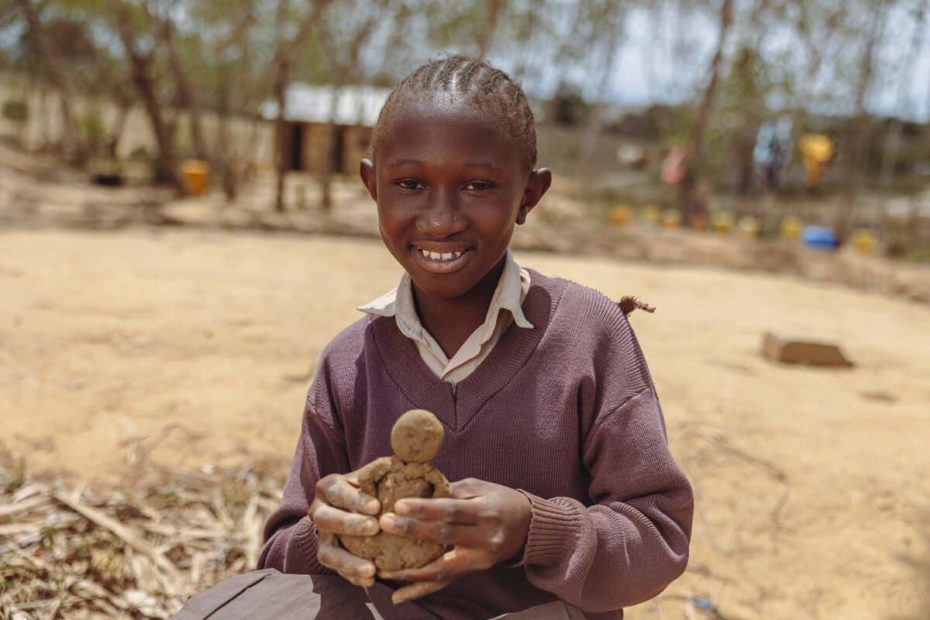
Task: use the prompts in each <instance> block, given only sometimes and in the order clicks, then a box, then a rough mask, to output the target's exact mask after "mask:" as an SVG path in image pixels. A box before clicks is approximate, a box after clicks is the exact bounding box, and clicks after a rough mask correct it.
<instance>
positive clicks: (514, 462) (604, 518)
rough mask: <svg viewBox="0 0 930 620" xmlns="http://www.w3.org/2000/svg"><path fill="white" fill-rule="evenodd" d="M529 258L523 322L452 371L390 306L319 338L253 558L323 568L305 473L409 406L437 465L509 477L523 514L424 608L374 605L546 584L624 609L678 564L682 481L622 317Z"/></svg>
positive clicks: (385, 430) (323, 468)
mask: <svg viewBox="0 0 930 620" xmlns="http://www.w3.org/2000/svg"><path fill="white" fill-rule="evenodd" d="M531 273H532V286H531V288H530V290H529V292H528V293H527V296H526V299H525V300H524V303H523V310H524V312H525V314H526V317H527V319H528V320H529V321H530V322H531V323H532V324H533V325H534V329H514V328H513V327H512V326H511V328H510V329H508V330H507V331H506V332H505V333H504V335H503V337H502V338H501V340H500V341H499V342H498V344H497V346H496V347H495V348H494V350H493V351H492V352H491V354H490V355H489V356H488V357H487V358H486V359H485V360H484V362H482V364H481V365H480V366H479V367H478V368H477V369H476V370H475V371H474V372H473V373H472V374H471V375H469V376H468V377H467V378H466V379H465V380H463V381H462V382H460V383H458V384H457V385H456V386H455V387H453V385H452V384H450V383H447V382H444V381H442V380H440V379H439V378H438V377H436V375H435V374H433V372H432V371H430V370H429V368H427V366H426V365H425V364H424V362H423V360H422V359H421V358H420V355H419V354H418V352H417V350H416V347H415V346H414V344H413V343H412V342H411V341H410V340H409V339H407V338H405V337H404V336H403V335H402V334H401V333H400V331H399V330H398V329H397V326H396V323H395V322H394V320H393V319H391V318H385V317H365V318H363V319H361V320H359V321H358V322H356V323H354V324H353V325H351V326H350V327H348V328H347V329H346V330H345V331H343V332H342V333H341V334H339V335H338V336H337V337H336V338H335V339H334V340H333V341H332V342H331V343H330V344H329V345H328V346H327V348H326V349H325V350H324V352H323V355H322V359H321V360H320V364H319V367H318V369H317V373H316V376H315V378H314V380H313V384H312V385H311V387H310V391H309V394H308V397H307V404H306V409H305V413H304V416H303V426H302V429H301V433H300V438H299V440H298V443H297V450H296V454H295V455H294V461H293V464H292V466H291V472H290V475H289V476H288V479H287V482H286V483H285V485H284V497H283V501H282V503H281V506H280V508H278V510H277V511H275V512H274V514H272V516H271V517H270V518H269V520H268V523H267V524H266V526H265V540H266V542H265V546H264V548H263V550H262V553H261V557H260V560H259V564H260V567H262V568H277V569H278V570H281V571H283V572H287V573H309V574H322V573H331V571H329V570H328V569H326V568H325V567H323V566H321V565H320V564H319V562H318V561H317V557H316V555H317V544H318V543H317V536H316V532H315V530H314V526H313V523H312V522H311V521H310V520H309V518H308V517H307V509H308V507H309V505H310V502H311V501H312V500H313V493H314V485H315V483H316V481H317V480H318V479H319V478H320V477H322V476H325V475H327V474H329V473H332V472H343V473H344V472H349V471H352V470H354V469H357V468H359V467H361V466H362V465H364V464H366V463H368V462H369V461H371V460H372V459H375V458H377V457H380V456H385V455H389V454H391V447H390V430H391V426H392V425H393V424H394V422H395V420H397V418H398V417H399V416H400V415H401V414H402V413H404V412H405V411H407V410H408V409H414V408H419V409H428V410H430V411H432V412H434V413H435V414H436V415H437V417H438V418H439V419H440V420H441V421H442V423H443V425H444V427H445V431H446V439H445V443H444V445H443V448H442V451H441V452H440V454H439V456H438V457H437V458H436V459H435V461H434V462H433V464H434V465H435V466H436V467H437V468H439V469H440V470H441V471H442V472H443V473H444V474H445V475H446V477H447V478H449V480H452V481H455V480H459V479H462V478H466V477H474V478H480V479H482V480H487V481H490V482H496V483H498V484H503V485H507V486H509V487H512V488H515V489H519V490H521V491H523V492H524V493H525V494H526V496H527V497H528V498H529V499H530V503H531V507H532V519H531V522H530V528H529V533H528V536H527V541H526V547H525V550H524V553H523V556H522V558H521V559H520V561H519V562H516V563H514V564H513V565H500V566H497V567H495V568H492V569H490V570H488V571H485V572H482V573H476V574H473V575H469V576H467V577H463V578H460V579H458V580H456V581H454V582H453V583H452V584H450V585H449V586H448V587H446V588H445V589H443V590H441V591H440V592H437V593H435V594H432V595H430V596H428V597H425V598H423V599H420V600H419V601H416V605H417V606H419V607H420V609H414V608H413V607H411V603H406V604H404V605H401V606H399V607H397V608H391V607H390V603H389V602H388V603H387V604H386V605H384V604H383V601H382V604H379V602H378V601H377V600H375V603H376V605H377V607H378V611H379V612H380V613H381V614H382V615H384V616H385V617H386V618H390V617H396V618H408V617H413V616H415V615H418V614H422V613H423V612H428V613H430V614H434V615H435V616H437V617H440V618H489V617H492V616H496V615H498V614H502V613H506V612H511V611H517V610H521V609H525V608H528V607H531V606H534V605H539V604H543V603H547V602H551V601H554V600H557V599H561V600H563V601H565V602H566V603H568V604H570V605H574V606H575V607H578V608H579V609H581V610H582V611H584V612H585V614H586V615H587V616H588V617H591V618H622V617H623V611H622V608H623V607H624V606H627V605H633V604H636V603H639V602H642V601H645V600H648V599H650V598H652V597H654V596H655V595H657V594H658V593H659V592H661V591H662V590H663V589H664V588H665V587H666V586H667V585H668V584H669V583H670V582H671V581H672V580H674V579H675V578H676V577H678V576H679V575H680V574H681V573H682V572H683V571H684V569H685V566H686V564H687V560H688V543H689V538H690V533H691V517H692V510H693V496H692V493H691V487H690V485H689V483H688V480H687V479H686V478H685V476H684V474H683V473H682V472H681V470H680V469H679V467H678V466H677V464H676V463H675V461H674V459H673V457H672V455H671V453H670V452H669V448H668V442H667V440H666V435H665V424H664V421H663V418H662V411H661V408H660V406H659V402H658V398H657V396H656V392H655V388H654V385H653V383H652V379H651V377H650V375H649V370H648V369H647V367H646V362H645V359H644V358H643V355H642V352H641V351H640V348H639V345H638V343H637V341H636V337H635V336H634V334H633V331H632V329H631V328H630V325H629V323H628V322H627V320H626V317H625V316H624V314H623V312H622V311H621V310H620V309H619V308H617V306H616V305H615V304H614V303H613V302H611V301H610V300H609V299H607V298H606V297H604V296H603V295H601V294H600V293H598V292H596V291H594V290H592V289H589V288H586V287H583V286H581V285H578V284H575V283H572V282H568V281H565V280H561V279H557V278H548V277H546V276H543V275H542V274H540V273H537V272H535V271H534V272H531ZM386 585H387V586H389V587H394V586H396V585H397V584H396V583H394V582H386ZM376 598H381V597H376ZM415 612H416V613H415Z"/></svg>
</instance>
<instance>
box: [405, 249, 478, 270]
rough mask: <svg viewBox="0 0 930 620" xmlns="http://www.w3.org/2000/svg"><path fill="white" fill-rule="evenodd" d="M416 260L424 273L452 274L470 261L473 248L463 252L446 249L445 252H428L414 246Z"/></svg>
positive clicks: (462, 250)
mask: <svg viewBox="0 0 930 620" xmlns="http://www.w3.org/2000/svg"><path fill="white" fill-rule="evenodd" d="M411 251H412V252H413V256H414V259H415V260H416V262H417V264H419V265H420V267H422V268H423V270H424V271H429V272H430V273H441V274H443V273H452V272H453V271H458V270H459V269H461V268H462V267H463V266H465V264H466V263H467V262H468V261H469V260H470V258H471V254H472V250H471V248H464V249H461V250H451V249H444V251H436V250H427V249H426V248H421V247H417V246H412V247H411Z"/></svg>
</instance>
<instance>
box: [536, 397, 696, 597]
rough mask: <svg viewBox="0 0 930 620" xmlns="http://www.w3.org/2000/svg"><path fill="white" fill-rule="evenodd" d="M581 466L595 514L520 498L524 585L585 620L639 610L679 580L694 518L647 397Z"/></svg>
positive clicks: (628, 408) (608, 430)
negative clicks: (526, 508) (526, 515)
mask: <svg viewBox="0 0 930 620" xmlns="http://www.w3.org/2000/svg"><path fill="white" fill-rule="evenodd" d="M583 458H584V460H585V463H586V466H587V467H588V471H589V472H590V475H591V483H590V486H589V489H590V495H591V497H592V499H594V500H595V503H594V504H593V505H591V506H587V507H586V506H585V505H583V504H582V503H581V502H579V501H577V500H575V499H571V498H567V497H555V498H549V499H544V498H540V497H537V496H535V495H532V494H530V493H526V495H527V497H528V498H529V500H530V504H531V510H532V520H531V522H530V529H529V534H528V536H527V542H526V547H525V550H524V555H523V564H524V565H525V569H526V573H527V578H528V579H529V581H530V582H531V583H532V584H533V585H535V586H536V587H538V588H541V589H543V590H548V591H549V592H552V593H553V594H555V595H557V596H558V597H559V598H561V599H562V600H564V601H565V602H567V603H570V604H572V605H575V606H576V607H578V608H580V609H582V610H583V611H587V612H597V611H609V610H613V609H618V608H622V607H626V606H629V605H635V604H637V603H641V602H643V601H646V600H648V599H650V598H652V597H654V596H656V595H657V594H659V593H660V592H661V591H662V590H664V589H665V587H666V586H667V585H668V584H669V583H671V582H672V581H673V580H674V579H675V578H677V577H678V576H679V575H680V574H681V573H682V572H684V569H685V566H686V565H687V562H688V544H689V539H690V534H691V517H692V511H693V497H692V493H691V486H690V484H689V483H688V480H687V479H686V478H685V476H684V474H683V473H682V472H681V470H680V469H679V468H678V466H677V465H676V463H675V461H674V459H673V458H672V455H671V453H670V452H669V449H668V444H667V443H666V440H665V434H664V430H663V425H662V418H661V411H660V408H659V404H658V401H657V399H656V396H655V392H654V391H653V390H652V388H647V389H645V390H643V391H642V392H640V393H639V394H637V395H636V396H634V397H632V398H631V399H630V400H629V401H628V402H626V403H624V404H623V405H622V406H621V407H620V408H618V409H616V410H615V411H613V412H611V413H610V414H609V415H607V416H605V417H604V418H603V419H602V420H600V421H599V423H598V425H597V427H596V428H595V429H594V430H593V431H592V432H591V434H590V435H589V438H588V441H587V442H586V446H585V449H584V453H583Z"/></svg>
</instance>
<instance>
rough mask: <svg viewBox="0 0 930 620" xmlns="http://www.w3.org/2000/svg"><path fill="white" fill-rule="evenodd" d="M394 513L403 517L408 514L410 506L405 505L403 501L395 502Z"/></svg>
mask: <svg viewBox="0 0 930 620" xmlns="http://www.w3.org/2000/svg"><path fill="white" fill-rule="evenodd" d="M394 512H396V513H397V514H399V515H405V514H407V513H409V512H410V506H408V505H407V504H405V503H404V502H403V501H400V502H397V503H396V504H394Z"/></svg>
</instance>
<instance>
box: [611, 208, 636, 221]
mask: <svg viewBox="0 0 930 620" xmlns="http://www.w3.org/2000/svg"><path fill="white" fill-rule="evenodd" d="M609 217H610V221H611V222H613V223H614V224H616V225H617V226H626V225H627V224H629V223H630V222H632V221H633V210H632V209H630V208H629V207H625V206H623V205H618V206H616V207H614V208H613V209H611V210H610V215H609Z"/></svg>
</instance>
